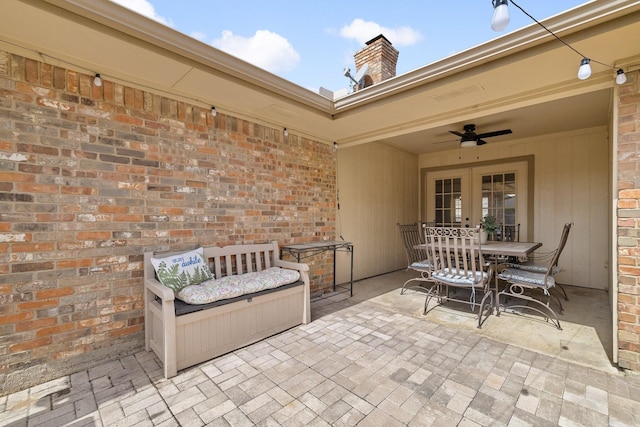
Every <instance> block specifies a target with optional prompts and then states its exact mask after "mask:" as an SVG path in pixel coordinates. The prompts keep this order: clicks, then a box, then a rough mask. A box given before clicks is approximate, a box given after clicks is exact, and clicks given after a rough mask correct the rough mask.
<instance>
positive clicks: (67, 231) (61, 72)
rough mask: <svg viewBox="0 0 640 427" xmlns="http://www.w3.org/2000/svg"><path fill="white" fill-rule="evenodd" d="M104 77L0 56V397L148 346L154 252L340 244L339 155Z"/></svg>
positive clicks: (319, 283)
mask: <svg viewBox="0 0 640 427" xmlns="http://www.w3.org/2000/svg"><path fill="white" fill-rule="evenodd" d="M92 82H93V78H92V76H90V75H85V74H81V73H78V72H75V71H73V70H68V69H63V68H59V67H56V66H52V65H48V64H44V63H40V62H37V61H34V60H30V59H25V58H22V57H19V56H16V55H12V54H10V53H6V52H0V254H1V257H0V273H1V275H0V389H1V390H2V392H0V393H8V392H11V391H12V390H16V389H20V388H24V387H27V386H29V385H32V384H34V383H38V382H42V381H45V380H48V379H51V378H55V377H58V376H61V375H64V374H67V373H70V372H75V371H79V370H81V369H85V368H86V367H89V366H92V365H95V364H98V363H100V362H101V361H104V360H105V359H109V358H113V357H116V356H121V355H124V354H130V353H132V352H135V351H138V350H140V349H141V348H143V345H144V339H143V333H144V326H143V323H144V317H143V292H142V287H143V284H142V258H143V257H142V254H143V252H145V251H149V250H155V251H167V250H182V249H191V248H194V247H196V246H198V245H201V244H202V245H225V244H234V243H251V242H264V241H269V240H273V239H275V240H277V241H278V242H279V243H280V244H282V243H293V242H305V241H311V240H321V239H323V238H329V239H335V193H336V181H335V176H336V162H335V153H334V151H333V147H332V146H329V145H326V144H323V143H319V142H317V141H312V140H309V139H305V138H302V137H299V136H296V135H293V134H291V133H290V134H289V136H288V137H286V138H284V137H283V134H282V129H281V128H277V127H268V126H264V125H261V124H256V123H252V122H249V121H245V120H241V119H239V118H236V117H232V116H230V115H225V114H222V113H219V114H218V115H217V117H215V118H214V117H212V116H211V115H210V114H209V109H208V108H202V107H199V106H194V105H190V104H189V103H185V102H180V101H176V100H174V99H170V98H168V97H163V96H160V95H157V94H153V93H150V92H146V91H143V90H139V89H135V88H132V87H127V86H123V85H120V84H114V83H112V82H110V81H108V80H105V79H103V82H104V83H103V86H102V87H96V86H94V85H93V83H92ZM309 261H310V262H315V263H316V265H315V266H313V267H312V276H313V277H312V290H313V291H314V292H315V293H318V292H320V290H321V289H322V288H323V287H324V286H328V284H329V282H330V279H331V277H330V276H329V277H327V276H326V274H327V273H329V274H331V268H329V267H327V262H328V261H329V260H327V259H319V260H315V261H314V260H309ZM314 271H316V272H317V274H315V275H314V274H313V272H314Z"/></svg>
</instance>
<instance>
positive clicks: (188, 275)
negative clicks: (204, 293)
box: [151, 248, 213, 292]
mask: <svg viewBox="0 0 640 427" xmlns="http://www.w3.org/2000/svg"><path fill="white" fill-rule="evenodd" d="M151 264H153V268H154V269H155V270H156V276H157V277H158V280H159V281H160V283H162V284H163V285H164V286H167V287H169V288H171V289H173V291H174V292H178V291H180V290H181V289H182V288H184V287H186V286H190V285H195V284H198V283H201V282H204V281H206V280H210V279H213V274H211V270H209V266H208V265H207V262H206V261H205V259H204V249H203V248H197V249H194V250H192V251H189V252H183V253H180V254H175V255H171V256H167V257H164V258H151Z"/></svg>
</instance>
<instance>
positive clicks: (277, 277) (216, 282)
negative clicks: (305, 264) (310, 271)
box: [176, 267, 300, 304]
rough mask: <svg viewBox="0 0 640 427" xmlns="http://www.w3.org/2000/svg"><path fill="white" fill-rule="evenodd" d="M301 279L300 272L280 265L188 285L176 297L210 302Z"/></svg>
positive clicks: (204, 302)
mask: <svg viewBox="0 0 640 427" xmlns="http://www.w3.org/2000/svg"><path fill="white" fill-rule="evenodd" d="M299 279H300V272H298V271H296V270H289V269H286V268H280V267H271V268H267V269H265V270H262V271H256V272H252V273H245V274H239V275H232V276H225V277H221V278H219V279H213V280H207V281H206V282H202V283H200V284H197V285H191V286H187V287H185V288H183V289H181V290H180V292H178V293H177V294H176V298H178V299H180V300H182V301H184V302H186V303H189V304H208V303H211V302H214V301H219V300H224V299H229V298H234V297H237V296H240V295H246V294H251V293H254V292H259V291H262V290H265V289H271V288H276V287H278V286H281V285H284V284H287V283H293V282H296V281H298V280H299Z"/></svg>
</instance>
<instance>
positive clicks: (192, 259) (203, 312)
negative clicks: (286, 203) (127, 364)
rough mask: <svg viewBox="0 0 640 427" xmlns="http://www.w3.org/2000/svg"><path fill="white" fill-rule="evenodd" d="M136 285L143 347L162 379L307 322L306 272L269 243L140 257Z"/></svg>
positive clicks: (305, 268) (210, 247)
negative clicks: (141, 301)
mask: <svg viewBox="0 0 640 427" xmlns="http://www.w3.org/2000/svg"><path fill="white" fill-rule="evenodd" d="M283 282H286V283H283ZM144 288H145V291H144V298H145V348H146V350H147V351H150V350H153V351H154V353H155V354H156V355H157V356H158V358H159V359H160V361H161V362H162V364H163V369H164V376H165V378H170V377H173V376H175V375H177V372H178V371H179V370H181V369H184V368H187V367H190V366H193V365H196V364H198V363H202V362H204V361H207V360H210V359H212V358H214V357H217V356H220V355H222V354H225V353H228V352H231V351H233V350H236V349H238V348H241V347H244V346H246V345H249V344H252V343H254V342H257V341H260V340H262V339H264V338H267V337H269V336H272V335H275V334H277V333H279V332H282V331H285V330H287V329H289V328H292V327H294V326H296V325H299V324H306V323H308V322H309V321H310V320H311V313H310V310H311V308H310V290H309V267H308V266H307V265H306V264H302V263H296V262H290V261H283V260H281V259H280V251H279V247H278V243H277V242H275V241H274V242H271V243H263V244H247V245H230V246H225V247H218V246H209V247H204V248H198V249H196V250H193V251H187V252H173V253H162V254H154V253H153V252H145V254H144ZM184 300H186V301H188V302H185V301H184ZM194 302H196V303H195V304H194Z"/></svg>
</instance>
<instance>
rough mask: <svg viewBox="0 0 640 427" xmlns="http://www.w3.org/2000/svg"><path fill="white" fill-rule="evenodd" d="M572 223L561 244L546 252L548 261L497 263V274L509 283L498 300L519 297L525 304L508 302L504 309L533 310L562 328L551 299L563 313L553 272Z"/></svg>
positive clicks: (565, 228)
mask: <svg viewBox="0 0 640 427" xmlns="http://www.w3.org/2000/svg"><path fill="white" fill-rule="evenodd" d="M572 225H573V223H567V224H565V225H564V228H563V230H562V235H561V236H560V243H559V244H558V247H557V248H556V249H555V250H553V251H551V252H547V253H546V254H545V255H544V257H545V259H546V260H547V262H546V263H542V262H527V263H522V264H502V265H500V266H498V277H499V278H500V279H502V280H504V281H506V282H507V283H508V286H507V287H506V288H505V289H504V290H502V291H500V292H499V293H498V303H499V302H500V297H501V296H505V297H507V298H508V299H511V298H517V299H520V300H522V301H524V303H522V304H509V305H508V306H506V301H505V306H504V308H505V309H506V308H521V309H528V310H533V311H535V312H537V313H539V314H541V315H543V316H544V317H545V320H547V321H548V320H549V319H551V320H552V322H553V323H554V325H555V326H556V327H557V328H558V329H562V326H561V325H560V320H559V319H558V315H557V314H556V312H555V311H554V310H553V308H552V307H551V301H553V300H554V298H555V301H556V303H557V304H558V306H559V309H560V313H561V314H562V311H563V307H562V303H561V302H560V299H559V298H557V297H556V296H555V295H554V294H552V293H551V291H552V290H553V289H554V288H555V287H556V286H558V283H557V282H556V281H555V278H554V275H555V274H556V273H557V272H558V271H559V270H558V260H559V259H560V254H561V253H562V251H563V249H564V247H565V245H566V244H567V239H568V238H569V232H570V231H571V226H572ZM538 260H540V258H538ZM527 291H529V292H527ZM540 294H541V295H540ZM565 295H566V294H565Z"/></svg>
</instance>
